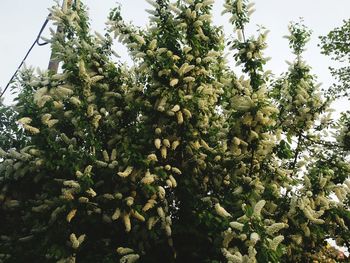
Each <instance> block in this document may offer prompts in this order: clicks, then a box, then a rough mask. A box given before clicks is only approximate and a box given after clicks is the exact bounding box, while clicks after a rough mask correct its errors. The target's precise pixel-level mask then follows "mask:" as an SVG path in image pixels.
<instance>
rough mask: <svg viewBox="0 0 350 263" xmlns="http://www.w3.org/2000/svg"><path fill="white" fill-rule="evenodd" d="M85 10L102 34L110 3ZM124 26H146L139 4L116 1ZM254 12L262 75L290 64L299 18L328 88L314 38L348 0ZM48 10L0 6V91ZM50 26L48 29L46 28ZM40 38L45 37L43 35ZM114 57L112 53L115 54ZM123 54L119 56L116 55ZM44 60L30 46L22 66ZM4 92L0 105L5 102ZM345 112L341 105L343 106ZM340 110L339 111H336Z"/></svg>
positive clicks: (270, 2) (336, 22)
mask: <svg viewBox="0 0 350 263" xmlns="http://www.w3.org/2000/svg"><path fill="white" fill-rule="evenodd" d="M81 1H82V2H84V3H86V4H87V5H88V6H89V13H90V17H91V19H92V29H93V30H95V31H98V32H102V31H103V28H104V23H105V21H106V17H107V14H108V12H109V10H110V9H111V8H112V7H114V6H115V4H116V1H115V0H99V1H96V0H95V1H94V0H85V1H84V0H81ZM118 2H119V3H121V4H122V12H123V14H124V17H125V19H126V20H129V21H133V22H134V23H135V24H136V25H139V26H144V25H146V23H147V20H148V14H147V13H145V11H144V10H145V9H146V8H150V6H149V5H148V4H147V2H146V1H144V0H119V1H118ZM223 2H224V1H223V0H217V1H215V6H214V21H215V23H216V24H218V25H223V26H224V27H225V29H226V33H227V36H228V35H230V34H232V30H231V28H230V26H229V24H228V22H227V21H228V16H221V15H220V13H221V10H222V4H223ZM255 3H256V12H255V13H254V15H253V17H252V21H251V24H250V26H249V28H248V30H247V31H248V32H247V35H249V34H253V33H255V29H256V25H257V24H258V25H264V26H265V27H266V28H268V29H269V30H270V31H271V32H270V34H269V37H268V44H269V47H268V49H267V51H266V54H267V56H270V57H272V60H271V61H270V62H269V64H268V66H267V69H271V70H272V71H273V72H274V73H276V74H279V73H281V72H283V71H285V70H286V69H287V64H286V63H285V60H292V58H293V57H292V56H291V54H290V51H289V49H288V42H287V40H286V39H284V38H283V36H284V35H286V34H287V33H288V30H287V26H288V23H289V21H298V19H299V17H303V18H304V21H305V24H306V25H307V26H309V28H310V29H312V30H313V36H312V40H311V42H310V43H309V45H308V47H307V48H308V50H307V52H306V54H305V59H306V60H307V62H308V63H309V64H310V65H311V66H312V67H313V73H314V74H316V75H317V76H318V77H319V81H320V82H322V83H323V85H324V86H325V87H327V86H329V85H331V83H332V82H333V80H332V77H331V76H330V74H329V70H328V66H329V65H331V63H332V62H331V61H330V60H329V58H327V57H325V56H323V55H321V54H320V49H319V48H318V47H317V44H318V43H319V40H318V36H320V35H325V34H327V33H328V32H329V31H330V30H331V29H333V28H334V27H336V26H340V25H341V24H342V20H344V19H348V18H349V17H350V14H349V10H350V0H333V1H330V0H256V1H255ZM53 4H54V1H51V0H35V1H26V0H0V87H1V88H4V87H5V86H6V83H7V82H8V80H9V79H10V77H11V75H12V74H13V72H14V71H15V70H16V68H17V66H18V64H19V63H20V61H21V60H22V58H23V56H24V55H25V53H26V51H27V50H28V48H29V47H30V45H31V44H32V42H33V41H34V39H35V37H36V35H37V33H38V31H39V29H40V27H41V25H42V23H43V22H44V20H45V18H46V16H47V15H48V10H47V9H48V8H49V7H50V6H52V5H53ZM50 26H51V25H50ZM43 35H44V36H49V34H48V30H45V32H44V34H43ZM117 52H118V50H117ZM123 52H125V51H124V50H119V53H123ZM49 57H50V47H49V45H47V46H44V47H39V46H36V47H35V48H34V50H33V52H32V53H31V54H30V56H29V58H28V59H27V61H26V64H27V65H32V66H35V67H40V68H42V69H45V68H47V64H48V60H49ZM11 99H12V97H11V95H10V92H7V93H6V95H5V102H6V103H10V102H11ZM343 106H345V105H343ZM340 109H341V108H340Z"/></svg>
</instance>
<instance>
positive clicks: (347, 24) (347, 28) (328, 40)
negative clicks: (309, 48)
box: [320, 20, 350, 98]
mask: <svg viewBox="0 0 350 263" xmlns="http://www.w3.org/2000/svg"><path fill="white" fill-rule="evenodd" d="M343 23H344V24H343V25H342V26H341V27H337V28H335V29H333V30H332V31H330V32H329V33H328V35H326V36H322V37H320V39H321V48H322V53H323V54H325V55H328V56H330V57H331V59H332V60H334V61H337V62H339V63H340V64H342V65H343V66H342V67H340V68H333V67H330V70H331V73H332V75H333V76H334V77H335V78H336V80H337V83H336V84H334V85H333V87H332V88H331V89H330V90H329V91H330V95H331V96H336V97H338V98H339V97H342V96H349V93H348V92H349V91H348V90H349V82H350V68H349V66H348V64H349V61H350V48H349V45H350V35H349V32H350V20H343Z"/></svg>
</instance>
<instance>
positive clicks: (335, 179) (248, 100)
mask: <svg viewBox="0 0 350 263" xmlns="http://www.w3.org/2000/svg"><path fill="white" fill-rule="evenodd" d="M148 2H149V3H150V5H151V9H150V10H148V12H149V13H150V14H151V17H150V25H149V27H148V28H147V29H142V28H138V27H135V26H133V25H131V24H128V23H126V22H125V21H124V20H123V19H122V16H121V11H120V8H119V7H118V8H115V9H113V10H112V12H111V13H110V15H109V20H108V31H107V32H106V33H105V35H103V36H102V35H100V34H96V35H92V34H91V33H90V32H89V23H88V17H87V13H86V11H85V10H86V8H85V7H84V6H83V5H82V4H80V2H79V1H76V2H75V4H74V5H73V7H72V8H67V6H63V9H62V10H61V8H60V7H59V6H56V7H54V8H52V10H51V12H52V16H51V19H52V20H53V21H54V22H55V23H56V24H57V25H59V26H60V27H61V28H62V31H61V32H57V33H55V34H53V36H52V40H51V44H52V48H53V53H54V55H55V57H56V58H57V59H58V60H59V61H60V62H61V64H62V72H59V73H57V74H55V73H53V72H50V71H45V72H39V73H38V74H33V73H31V74H30V72H28V73H26V74H23V76H22V79H21V81H20V84H21V87H22V90H21V92H20V94H19V96H18V99H17V107H16V118H18V119H17V123H18V124H19V125H21V127H22V128H21V131H23V132H24V133H25V138H26V141H25V145H24V146H22V145H20V146H15V145H13V146H12V149H9V150H7V149H5V151H4V150H3V151H1V152H0V154H1V158H2V159H1V162H0V185H1V199H0V200H1V218H2V219H1V220H2V222H1V227H0V229H1V233H2V236H1V240H2V241H1V243H0V247H1V251H4V252H3V254H2V255H1V256H2V260H3V261H5V262H22V261H24V260H25V261H33V262H116V261H118V260H119V261H120V262H128V263H132V262H136V261H138V260H139V262H225V261H227V262H257V261H259V262H308V261H310V260H311V259H312V255H313V254H315V253H316V252H317V251H319V250H322V249H323V248H324V242H325V240H326V239H327V238H335V239H337V241H338V244H344V243H346V242H347V241H346V240H349V238H348V237H349V229H348V226H347V225H348V222H349V218H350V215H349V212H348V210H347V209H348V208H349V198H348V197H349V195H348V192H349V191H350V188H349V180H347V178H348V176H349V170H350V166H349V165H348V164H347V162H346V156H347V155H346V152H345V151H343V149H342V148H341V147H338V145H336V144H333V143H331V142H329V141H326V140H325V138H326V137H325V136H324V134H323V131H324V129H327V128H328V127H329V126H330V124H331V123H332V122H331V120H330V119H329V118H328V117H327V116H328V115H327V109H328V101H327V100H325V99H324V98H323V96H322V94H320V92H319V86H318V85H317V84H316V83H315V81H316V79H315V77H314V76H313V75H312V74H311V73H310V70H311V69H310V67H309V66H307V65H306V63H305V62H304V61H303V59H302V50H303V48H304V46H305V45H306V42H307V39H308V38H309V36H310V33H309V31H308V30H307V29H306V28H305V27H304V26H303V25H302V24H292V25H291V26H290V36H289V39H290V46H291V48H292V50H293V53H294V54H295V55H296V59H295V61H293V62H292V63H291V66H290V69H289V71H288V72H287V73H285V74H284V75H283V76H281V77H280V78H278V79H273V78H272V75H271V73H270V72H268V71H265V69H264V65H265V64H266V61H267V58H265V57H264V55H263V50H264V49H265V48H266V42H265V40H266V37H267V33H268V32H267V31H266V30H265V29H263V28H260V29H259V30H258V33H257V36H248V34H247V32H245V26H246V24H247V23H248V22H249V15H250V14H251V13H252V11H253V5H252V4H250V3H248V1H245V0H236V1H226V2H225V6H224V7H225V8H224V13H229V14H230V15H231V18H230V22H231V23H232V27H233V29H234V31H236V32H237V37H236V38H234V39H232V40H230V41H229V42H228V43H225V40H224V33H223V32H222V29H221V28H220V27H216V26H214V25H213V23H212V20H211V10H212V4H213V1H211V0H204V1H203V0H186V1H178V2H176V3H174V4H171V3H170V2H169V1H164V0H157V1H148ZM112 35H113V36H114V37H117V38H118V39H119V41H120V42H121V43H122V44H124V45H125V46H126V47H127V48H128V50H129V54H130V56H131V58H132V59H133V61H134V62H135V66H134V67H132V68H129V67H127V66H125V65H123V64H121V63H120V62H115V59H114V58H113V57H112V55H113V50H112V43H113V38H112ZM226 46H228V47H230V48H231V49H232V51H233V52H232V53H229V54H231V55H232V56H233V58H234V59H235V60H236V62H237V64H238V65H240V67H231V66H230V65H229V63H228V62H227V61H226V59H225V56H224V55H225V54H224V50H225V47H226ZM237 69H242V71H243V72H242V73H237V72H236V71H237ZM340 153H341V154H340ZM333 194H336V196H337V197H338V199H339V202H338V201H333V200H332V198H331V196H332V195H333ZM347 245H348V244H347Z"/></svg>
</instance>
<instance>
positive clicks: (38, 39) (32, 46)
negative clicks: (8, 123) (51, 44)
mask: <svg viewBox="0 0 350 263" xmlns="http://www.w3.org/2000/svg"><path fill="white" fill-rule="evenodd" d="M50 16H51V14H49V15H48V17H47V18H46V20H45V22H44V23H43V25H42V26H41V29H40V31H39V34H38V35H37V37H36V39H35V41H34V42H33V44H32V45H31V47H30V48H29V49H28V51H27V54H26V55H25V56H24V58H23V59H22V61H21V63H20V64H19V66H18V67H17V69H16V71H15V73H13V75H12V77H11V79H10V81H9V82H8V83H7V85H6V87H5V89H4V90H3V91H2V93H1V95H0V99H1V98H2V96H3V95H4V94H5V92H6V90H7V89H8V88H9V86H10V84H11V83H12V81H13V79H14V78H15V77H16V75H17V73H18V71H19V70H20V69H21V67H22V66H23V64H24V62H25V60H26V59H27V57H28V56H29V54H30V52H32V50H33V48H34V46H35V45H36V44H37V45H38V46H45V45H47V44H48V42H42V43H40V42H39V41H40V37H41V34H42V33H43V31H44V29H45V27H46V25H47V23H48V22H49V17H50Z"/></svg>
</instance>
